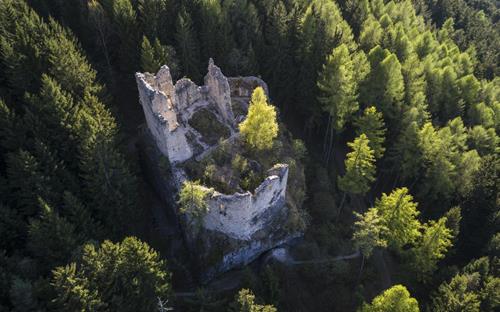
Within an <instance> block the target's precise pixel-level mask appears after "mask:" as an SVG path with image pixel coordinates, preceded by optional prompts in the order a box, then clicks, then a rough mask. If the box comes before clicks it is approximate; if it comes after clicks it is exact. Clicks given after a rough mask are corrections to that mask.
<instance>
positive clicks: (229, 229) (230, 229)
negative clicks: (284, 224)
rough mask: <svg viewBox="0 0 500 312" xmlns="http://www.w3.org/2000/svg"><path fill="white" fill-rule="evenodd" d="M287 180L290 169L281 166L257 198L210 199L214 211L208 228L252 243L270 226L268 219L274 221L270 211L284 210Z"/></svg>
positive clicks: (260, 188)
mask: <svg viewBox="0 0 500 312" xmlns="http://www.w3.org/2000/svg"><path fill="white" fill-rule="evenodd" d="M287 180H288V166H287V165H277V166H275V167H274V168H273V169H272V170H270V171H269V176H268V177H267V178H266V179H265V180H264V181H263V182H262V183H261V184H260V185H259V186H258V187H257V189H256V190H255V194H252V193H250V192H246V193H243V194H242V193H235V194H233V195H224V194H220V193H215V194H214V195H213V196H212V197H211V198H210V199H209V207H210V209H209V212H208V214H207V215H206V216H205V218H204V227H205V228H206V229H209V230H214V231H218V232H221V233H225V234H227V235H228V236H230V237H232V238H236V239H242V240H248V239H250V237H251V236H252V235H253V234H254V233H255V232H257V231H259V230H261V229H262V228H263V227H264V226H265V225H266V223H267V221H268V220H267V219H269V218H272V214H266V212H267V211H268V210H272V209H273V208H281V207H283V206H284V204H285V191H286V184H287Z"/></svg>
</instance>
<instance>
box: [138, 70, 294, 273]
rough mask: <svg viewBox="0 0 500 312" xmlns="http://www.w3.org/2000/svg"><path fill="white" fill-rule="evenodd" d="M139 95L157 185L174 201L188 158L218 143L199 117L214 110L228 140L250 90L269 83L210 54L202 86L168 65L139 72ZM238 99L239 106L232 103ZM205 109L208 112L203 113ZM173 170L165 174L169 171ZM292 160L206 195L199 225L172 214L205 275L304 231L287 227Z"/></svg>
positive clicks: (215, 121)
mask: <svg viewBox="0 0 500 312" xmlns="http://www.w3.org/2000/svg"><path fill="white" fill-rule="evenodd" d="M136 81H137V86H138V89H139V100H140V103H141V105H142V107H143V111H144V115H145V118H146V123H147V127H148V130H149V134H150V135H149V136H148V137H150V138H151V141H152V142H153V143H152V145H153V146H154V150H149V151H148V153H157V154H158V155H147V159H149V166H150V170H149V171H150V172H153V174H154V175H156V177H155V178H154V180H155V183H154V185H155V186H156V188H157V191H158V192H159V193H160V194H162V195H164V196H162V197H163V198H165V199H167V200H169V201H170V203H171V204H172V203H175V199H174V198H173V197H172V195H174V196H175V195H176V194H165V192H167V190H169V189H170V190H171V189H174V190H176V191H175V192H178V191H179V190H180V187H181V186H182V183H183V182H184V181H185V180H186V179H187V174H186V172H185V169H184V167H183V163H184V162H186V161H188V160H190V161H197V160H199V159H201V158H203V157H206V156H207V155H209V154H210V153H212V151H213V150H214V149H215V148H217V146H218V144H219V142H220V141H219V139H221V138H217V137H216V138H215V140H214V139H213V138H210V139H209V138H208V136H213V135H214V133H213V132H215V131H213V129H212V128H209V129H208V131H202V130H203V129H201V130H200V127H198V128H197V127H196V126H195V122H194V119H195V116H198V115H199V114H201V115H203V116H202V117H208V116H211V118H212V119H213V121H212V124H217V125H218V126H217V128H218V129H222V130H224V131H220V133H224V134H225V135H226V136H227V137H222V139H226V141H227V142H231V140H232V139H233V138H237V137H238V135H239V134H238V132H237V127H236V125H237V124H238V123H239V121H241V120H242V119H244V118H245V114H246V110H247V109H248V102H249V99H250V96H251V93H252V91H253V89H254V88H255V87H257V86H261V87H263V88H264V90H266V92H267V85H266V84H265V83H264V82H263V81H262V80H261V79H259V78H257V77H236V78H229V79H228V78H226V77H225V76H224V75H223V74H222V72H221V70H220V68H218V67H217V66H215V65H214V63H213V61H212V60H210V62H209V66H208V73H207V75H206V76H205V80H204V81H205V85H204V86H197V85H196V84H195V83H193V82H192V81H191V80H189V79H186V78H183V79H181V80H179V81H177V82H176V83H175V84H174V83H173V81H172V78H171V75H170V71H169V69H168V67H167V66H163V67H162V68H161V69H160V70H159V71H158V73H157V74H156V75H152V74H149V73H137V74H136ZM235 105H238V107H239V108H240V109H239V110H238V112H236V113H233V107H235ZM205 115H206V116H205ZM162 157H163V158H165V159H167V160H168V162H169V166H168V168H169V169H168V170H169V172H168V173H165V172H161V170H162V166H160V159H161V158H162ZM166 176H168V178H166ZM287 182H288V165H286V164H276V165H275V166H274V167H273V168H272V169H270V170H268V172H267V177H265V178H264V180H263V181H262V183H261V184H260V185H259V186H258V187H257V188H256V189H255V190H254V191H253V192H250V191H247V192H236V193H233V194H223V193H220V192H218V191H217V190H216V191H215V192H214V193H213V194H212V195H211V196H210V198H208V199H207V201H208V206H209V211H208V213H207V214H206V215H205V216H204V217H203V220H202V222H201V229H200V228H199V226H195V225H194V223H195V222H192V221H193V220H190V218H189V216H188V215H182V214H180V213H179V211H178V210H179V208H178V207H177V205H175V204H174V205H173V206H174V207H175V208H174V210H175V214H176V215H177V216H178V218H179V220H180V221H181V222H180V223H181V225H182V228H183V230H184V232H185V233H184V234H185V235H184V236H185V237H186V240H187V243H188V245H189V247H190V249H191V251H192V252H193V253H195V254H196V257H197V258H198V259H199V261H200V264H202V266H203V268H202V269H201V276H202V277H204V278H206V279H208V278H211V277H213V276H214V275H216V274H217V273H219V272H223V271H227V270H229V269H231V268H233V267H235V266H239V265H242V264H246V263H248V262H250V261H252V260H253V259H255V258H256V257H257V256H258V255H260V254H261V253H262V252H264V251H266V250H269V249H271V248H273V247H276V246H277V245H280V244H283V243H284V242H286V241H287V240H289V239H291V238H294V237H297V236H298V235H300V233H299V231H295V232H294V231H293V230H290V229H287V230H285V229H284V224H286V223H287V219H288V210H289V209H288V207H287V205H286V188H287Z"/></svg>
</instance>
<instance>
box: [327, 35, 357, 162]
mask: <svg viewBox="0 0 500 312" xmlns="http://www.w3.org/2000/svg"><path fill="white" fill-rule="evenodd" d="M354 78H355V75H354V63H353V61H352V59H351V56H350V54H349V49H348V48H347V45H345V44H342V45H340V46H338V47H337V48H335V49H333V51H332V53H331V54H330V55H329V56H328V57H327V59H326V63H325V64H324V65H323V69H322V71H321V73H320V74H319V78H318V88H319V90H320V91H321V95H320V96H319V97H318V101H319V102H320V103H321V104H322V106H323V110H324V111H326V112H327V113H328V114H329V120H328V127H327V133H326V134H325V142H328V143H327V144H325V147H326V149H325V159H326V162H328V160H329V158H330V153H331V151H332V149H333V140H334V136H335V135H336V134H338V133H339V132H341V131H342V130H343V129H344V125H345V123H346V121H347V120H349V118H350V117H351V116H352V115H353V114H354V113H355V112H356V111H357V110H358V102H357V83H356V81H355V80H354ZM328 130H330V131H329V132H328Z"/></svg>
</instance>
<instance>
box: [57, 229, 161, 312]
mask: <svg viewBox="0 0 500 312" xmlns="http://www.w3.org/2000/svg"><path fill="white" fill-rule="evenodd" d="M52 287H53V290H54V291H55V294H56V298H55V304H56V306H57V308H58V310H59V311H100V310H108V309H109V310H112V311H130V312H131V311H144V310H147V311H153V310H155V309H156V307H157V302H158V300H159V299H158V298H160V300H166V299H168V296H169V294H170V274H169V273H168V272H167V271H166V267H165V262H164V261H163V260H161V259H160V256H159V255H158V253H157V252H156V251H154V250H153V249H151V247H149V246H148V245H147V244H146V243H143V242H141V241H140V240H138V239H137V238H134V237H127V238H125V239H124V240H123V241H122V242H120V243H116V244H114V243H112V242H110V241H104V242H103V243H102V244H101V245H100V246H99V247H98V248H96V247H95V246H93V245H90V244H87V245H85V246H84V247H83V250H82V254H81V255H80V256H79V257H78V259H77V261H76V263H75V262H73V263H71V264H69V265H67V266H64V267H58V268H56V269H55V270H54V271H53V277H52Z"/></svg>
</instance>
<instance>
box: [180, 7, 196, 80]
mask: <svg viewBox="0 0 500 312" xmlns="http://www.w3.org/2000/svg"><path fill="white" fill-rule="evenodd" d="M175 40H176V45H177V51H178V52H179V60H180V64H181V68H182V72H183V73H184V75H186V76H188V77H191V79H193V80H194V81H197V80H198V79H199V78H200V72H199V64H200V51H199V46H198V39H197V38H196V33H195V31H194V28H193V22H192V21H191V16H190V15H189V13H188V12H187V11H186V9H185V8H183V9H182V10H181V12H180V14H179V16H178V17H177V22H176V26H175Z"/></svg>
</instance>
